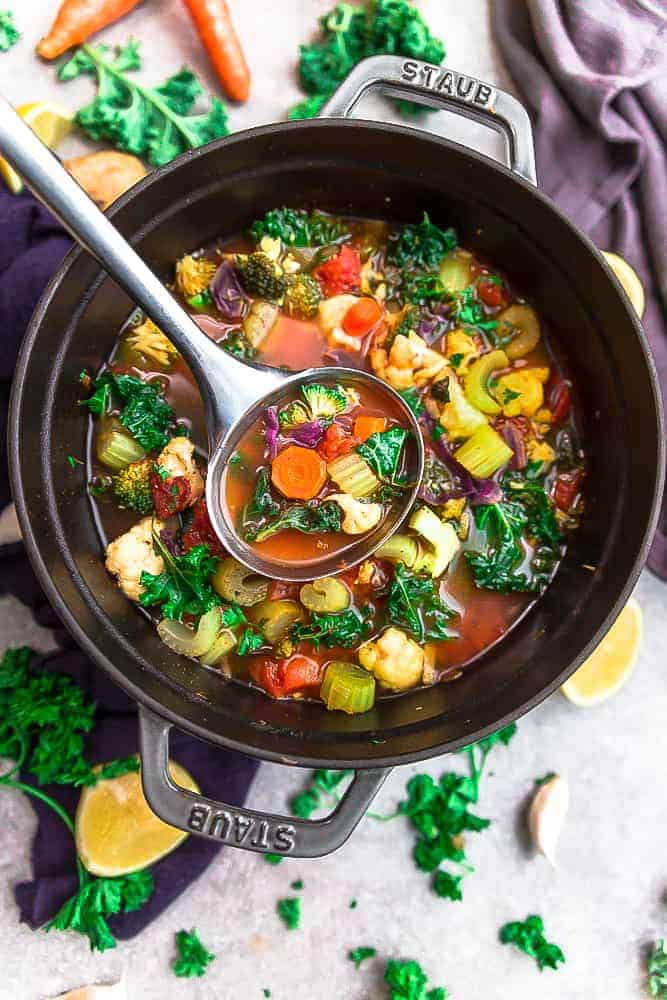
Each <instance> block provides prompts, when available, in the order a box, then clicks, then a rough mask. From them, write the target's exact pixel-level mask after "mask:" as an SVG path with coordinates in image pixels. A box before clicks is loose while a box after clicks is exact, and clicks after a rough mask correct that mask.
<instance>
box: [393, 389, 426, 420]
mask: <svg viewBox="0 0 667 1000" xmlns="http://www.w3.org/2000/svg"><path fill="white" fill-rule="evenodd" d="M398 394H399V396H402V398H403V400H404V402H405V404H406V406H408V407H409V408H410V409H411V410H412V412H413V414H414V415H415V417H419V416H421V414H422V413H423V412H424V404H423V403H422V398H421V396H420V395H419V390H418V389H416V388H415V387H414V386H411V387H410V388H409V389H401V390H400V391H399V393H398Z"/></svg>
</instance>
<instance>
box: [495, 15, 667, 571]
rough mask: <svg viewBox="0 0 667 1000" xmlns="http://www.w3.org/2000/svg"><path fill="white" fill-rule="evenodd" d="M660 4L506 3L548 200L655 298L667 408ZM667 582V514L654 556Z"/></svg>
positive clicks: (653, 332)
mask: <svg viewBox="0 0 667 1000" xmlns="http://www.w3.org/2000/svg"><path fill="white" fill-rule="evenodd" d="M660 6H661V5H660V3H658V2H654V0H586V2H585V3H584V2H582V0H526V2H525V3H517V2H516V0H496V2H495V3H494V5H493V20H494V29H495V34H496V38H497V41H498V44H499V46H500V50H501V52H502V54H503V56H504V58H505V60H506V62H507V67H508V69H509V71H510V73H511V75H512V77H513V79H514V82H515V83H516V86H517V88H518V91H519V95H520V96H521V98H522V100H523V101H524V103H525V104H526V105H527V107H528V109H529V111H530V112H531V115H532V119H533V124H534V128H535V147H536V157H537V168H538V180H539V184H540V188H541V189H542V190H543V191H544V192H545V193H546V194H548V195H549V196H550V197H551V198H553V200H554V201H555V203H556V204H557V205H558V206H559V208H561V209H562V210H563V211H564V212H566V213H567V214H568V215H569V216H570V217H571V218H572V219H574V221H575V222H576V223H577V225H578V226H579V227H580V228H581V229H583V230H584V231H585V232H586V233H587V234H588V235H589V236H590V237H591V239H592V240H593V241H594V242H595V244H596V245H597V246H599V247H600V248H601V249H603V250H614V251H615V252H616V253H618V254H620V255H621V256H622V257H624V258H625V259H626V260H627V261H628V263H630V264H631V265H632V267H634V269H635V270H636V271H637V273H638V274H639V277H640V278H641V281H642V284H643V285H644V289H645V291H646V312H645V313H644V318H643V323H644V329H645V330H646V334H647V336H648V339H649V341H650V344H651V349H652V351H653V356H654V358H655V362H656V365H657V368H658V373H659V376H660V382H661V386H662V392H663V398H664V399H665V400H667V240H666V238H665V234H666V233H667V158H666V156H665V142H666V141H667V11H666V10H665V8H664V6H663V8H662V10H661V9H660ZM648 565H649V567H650V568H651V569H652V570H653V571H654V572H655V573H657V574H658V575H659V576H660V577H662V579H663V580H667V506H663V511H662V516H661V523H660V525H659V527H658V531H657V533H656V537H655V540H654V543H653V547H652V549H651V554H650V556H649V562H648Z"/></svg>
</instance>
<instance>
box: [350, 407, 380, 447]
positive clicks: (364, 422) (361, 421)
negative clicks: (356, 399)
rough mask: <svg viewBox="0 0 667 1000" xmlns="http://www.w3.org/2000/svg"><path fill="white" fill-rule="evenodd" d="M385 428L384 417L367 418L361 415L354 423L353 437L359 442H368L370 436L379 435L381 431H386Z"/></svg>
mask: <svg viewBox="0 0 667 1000" xmlns="http://www.w3.org/2000/svg"><path fill="white" fill-rule="evenodd" d="M386 427H387V420H386V418H385V417H369V416H367V415H365V414H362V416H360V417H357V419H356V420H355V421H354V436H355V437H357V438H359V440H360V441H368V439H369V437H370V436H371V434H381V433H382V431H384V430H386Z"/></svg>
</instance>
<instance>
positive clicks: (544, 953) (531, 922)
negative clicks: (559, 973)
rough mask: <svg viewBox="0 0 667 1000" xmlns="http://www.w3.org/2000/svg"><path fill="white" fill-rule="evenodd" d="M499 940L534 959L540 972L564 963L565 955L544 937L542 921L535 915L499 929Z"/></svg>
mask: <svg viewBox="0 0 667 1000" xmlns="http://www.w3.org/2000/svg"><path fill="white" fill-rule="evenodd" d="M499 937H500V940H501V942H502V943H503V944H513V945H514V946H515V947H516V948H518V949H519V951H523V952H524V953H525V954H526V955H529V956H530V957H531V958H534V959H535V961H536V962H537V965H538V968H539V970H540V972H542V970H543V969H557V968H558V963H559V962H564V961H565V955H564V954H563V952H562V951H561V949H560V948H559V947H558V945H557V944H553V943H552V942H551V941H547V939H546V938H545V936H544V921H543V920H542V918H541V917H538V916H537V915H536V914H531V916H529V917H526V919H525V920H514V921H512V922H510V923H508V924H505V925H504V926H503V927H501V928H500V934H499Z"/></svg>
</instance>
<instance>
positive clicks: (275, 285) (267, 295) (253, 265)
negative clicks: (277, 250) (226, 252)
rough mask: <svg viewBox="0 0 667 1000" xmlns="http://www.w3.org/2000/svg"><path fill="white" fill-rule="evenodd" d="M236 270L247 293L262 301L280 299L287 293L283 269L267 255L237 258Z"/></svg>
mask: <svg viewBox="0 0 667 1000" xmlns="http://www.w3.org/2000/svg"><path fill="white" fill-rule="evenodd" d="M236 270H237V273H238V276H239V281H240V282H241V284H242V285H243V287H244V288H245V290H246V292H250V294H251V295H256V296H257V297H258V298H261V299H272V300H275V299H279V298H281V296H282V295H284V293H285V288H286V286H287V281H286V279H285V276H284V275H283V273H282V270H281V268H280V267H279V266H278V265H277V264H276V263H275V262H274V261H272V260H271V258H270V257H269V256H268V255H267V254H265V253H261V251H260V252H258V253H251V254H250V256H249V257H247V258H245V259H244V258H242V257H237V260H236Z"/></svg>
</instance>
